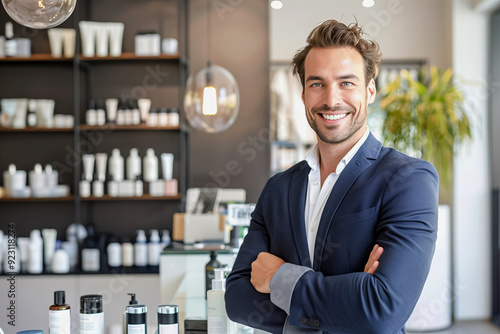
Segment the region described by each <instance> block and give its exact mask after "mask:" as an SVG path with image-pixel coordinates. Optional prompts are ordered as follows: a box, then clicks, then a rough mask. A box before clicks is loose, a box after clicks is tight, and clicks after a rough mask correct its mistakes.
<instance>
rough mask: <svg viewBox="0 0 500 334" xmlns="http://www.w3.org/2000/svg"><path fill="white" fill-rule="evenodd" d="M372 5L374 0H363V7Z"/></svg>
mask: <svg viewBox="0 0 500 334" xmlns="http://www.w3.org/2000/svg"><path fill="white" fill-rule="evenodd" d="M373 5H375V1H374V0H363V6H364V7H366V8H370V7H373Z"/></svg>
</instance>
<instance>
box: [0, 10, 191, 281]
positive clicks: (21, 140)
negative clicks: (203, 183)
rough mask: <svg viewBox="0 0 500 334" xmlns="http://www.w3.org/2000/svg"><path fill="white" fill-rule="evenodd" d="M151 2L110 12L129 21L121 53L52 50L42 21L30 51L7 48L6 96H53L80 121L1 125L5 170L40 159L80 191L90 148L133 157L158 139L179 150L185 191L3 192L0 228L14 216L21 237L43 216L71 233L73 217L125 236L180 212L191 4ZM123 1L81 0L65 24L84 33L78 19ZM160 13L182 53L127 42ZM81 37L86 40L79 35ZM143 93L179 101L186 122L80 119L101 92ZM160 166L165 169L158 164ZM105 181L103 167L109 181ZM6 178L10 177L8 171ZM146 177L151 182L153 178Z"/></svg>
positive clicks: (158, 144) (1, 68) (0, 92)
mask: <svg viewBox="0 0 500 334" xmlns="http://www.w3.org/2000/svg"><path fill="white" fill-rule="evenodd" d="M147 3H148V4H150V5H151V6H149V5H148V6H141V8H140V9H137V8H136V7H135V6H124V10H122V11H120V12H119V13H115V14H116V15H114V16H113V21H121V22H124V23H125V26H126V30H125V34H124V36H123V38H124V39H123V51H124V52H122V54H121V56H119V57H111V56H108V57H84V56H83V55H81V54H77V55H76V56H75V57H73V58H64V57H61V58H54V57H53V56H52V55H51V54H48V53H46V52H47V50H48V48H49V42H48V38H47V32H46V30H40V31H36V32H35V33H34V34H35V35H34V36H33V37H32V38H31V44H32V45H31V49H32V50H33V52H35V53H34V54H33V55H31V56H30V57H5V58H0V99H3V98H19V97H26V98H29V99H54V100H55V106H56V107H55V113H56V114H58V113H61V112H65V113H67V111H68V110H72V115H73V116H74V122H75V123H74V124H75V127H74V128H41V127H26V128H23V129H14V128H5V127H0V152H1V154H0V172H2V173H3V172H4V171H6V170H7V169H8V166H9V164H11V163H14V164H16V167H17V168H18V170H26V171H30V170H31V169H33V166H34V165H35V163H41V164H42V165H43V166H46V165H48V164H50V165H51V166H52V167H53V168H54V169H55V170H57V171H58V172H59V177H60V180H59V183H60V184H66V185H68V184H69V185H70V188H71V189H70V193H73V194H79V193H80V191H79V186H80V180H81V178H82V170H83V166H82V165H83V162H82V156H83V155H84V154H95V153H106V154H108V156H111V152H112V150H113V149H114V148H118V149H119V150H120V151H121V152H122V156H123V157H124V158H127V155H128V151H129V150H130V149H132V148H137V149H138V151H139V154H140V156H141V158H142V157H143V156H144V154H145V153H146V150H147V149H149V148H153V149H154V151H155V153H156V155H157V156H158V158H159V157H160V154H161V153H172V154H173V155H174V164H173V177H174V178H175V179H177V180H178V182H179V187H178V188H179V190H178V192H179V194H177V195H175V196H161V197H157V196H150V195H148V194H145V195H143V196H140V197H111V196H109V195H104V196H103V197H92V196H91V197H86V198H81V197H80V196H78V195H75V196H73V195H72V196H67V197H60V198H0V212H2V215H1V217H0V230H4V231H5V229H6V228H7V223H8V222H11V221H13V222H16V223H17V227H18V236H19V237H25V236H27V235H29V230H32V229H35V228H36V229H41V228H43V226H41V225H40V222H43V221H50V224H51V227H53V228H55V229H57V231H58V235H60V236H64V235H65V230H66V227H67V226H68V225H69V224H70V223H72V222H76V223H81V224H83V225H88V224H93V225H94V226H95V230H96V233H102V234H115V235H116V236H118V237H120V238H122V237H133V235H134V232H135V230H136V229H137V228H144V229H147V230H150V229H159V228H161V229H169V230H171V228H172V220H173V213H175V212H177V211H179V209H181V205H182V197H183V195H184V194H185V192H186V189H187V184H188V180H187V170H188V166H187V140H188V138H187V136H188V133H187V130H186V128H185V126H184V125H183V124H184V122H185V121H184V117H183V113H182V102H183V93H184V87H183V86H184V84H185V81H186V77H187V61H186V59H185V54H186V52H185V49H186V47H187V41H186V39H187V31H186V27H187V15H188V14H187V5H186V2H185V1H183V0H167V1H162V2H157V1H149V0H147ZM117 5H120V6H121V5H122V2H121V0H105V1H97V0H90V1H86V2H79V3H78V4H77V7H76V9H75V12H74V14H73V15H72V16H71V17H70V19H69V20H68V21H67V22H66V23H65V24H64V25H63V26H62V27H63V28H74V29H76V31H77V35H80V32H79V21H93V20H94V21H98V20H101V19H100V17H101V16H100V14H99V13H101V12H109V11H108V10H107V8H108V7H109V6H111V7H116V6H117ZM146 7H148V8H146ZM158 13H160V14H161V19H160V20H159V22H158V23H159V24H158V26H159V27H161V31H159V33H160V34H162V35H163V36H165V37H173V38H177V39H178V41H179V48H178V49H179V52H178V54H174V55H164V54H162V55H159V56H146V57H143V56H137V55H136V54H135V53H134V52H130V51H131V49H133V41H134V35H133V34H135V33H137V32H138V31H142V30H144V29H150V28H145V27H148V23H149V21H151V20H154V19H157V17H158ZM137 17H141V20H137ZM6 20H9V18H8V17H7V16H0V26H3V25H4V24H5V21H6ZM21 29H22V27H21V26H20V25H17V24H16V23H14V34H15V37H16V36H19V35H20V34H21ZM77 41H78V42H80V41H79V38H77ZM76 49H77V50H79V49H80V48H79V47H77V48H76ZM158 71H160V72H158ZM165 73H168V74H165ZM148 76H149V77H148ZM148 78H149V79H148ZM144 97H147V98H149V99H151V100H152V102H153V105H152V108H157V107H161V108H164V107H168V108H172V109H173V108H175V109H177V110H179V115H180V121H179V123H180V126H156V127H152V126H147V125H146V124H140V125H116V124H111V123H108V124H106V125H103V126H89V125H87V124H83V123H85V121H86V119H85V112H86V110H87V108H88V105H89V101H90V100H94V101H96V102H99V101H104V100H105V99H107V98H119V99H124V100H127V101H128V100H134V99H138V98H144ZM54 133H61V134H60V135H59V134H57V135H55V134H54ZM64 133H65V134H64ZM21 134H22V135H21ZM158 169H159V170H160V172H159V174H160V176H161V175H162V173H161V167H160V166H158ZM1 176H2V175H0V177H1ZM27 179H28V178H27ZM107 181H108V174H107V173H106V183H104V189H105V191H106V190H107V187H106V185H107ZM0 183H1V184H3V180H1V181H0ZM27 183H28V180H27ZM144 183H146V182H144ZM144 186H145V189H148V187H147V185H146V184H145V185H144ZM173 193H175V192H173ZM59 202H62V203H68V204H59ZM8 203H19V204H16V205H9V204H8ZM37 203H39V204H37ZM40 217H42V218H41V219H40ZM110 217H113V218H110ZM2 224H3V226H2ZM127 270H128V269H127ZM131 270H132V269H131ZM135 272H136V271H135V270H133V273H135ZM76 274H79V273H76Z"/></svg>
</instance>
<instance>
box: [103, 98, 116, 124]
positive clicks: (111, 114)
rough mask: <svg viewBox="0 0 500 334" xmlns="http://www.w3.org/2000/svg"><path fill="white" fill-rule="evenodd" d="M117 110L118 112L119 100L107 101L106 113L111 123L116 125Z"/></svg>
mask: <svg viewBox="0 0 500 334" xmlns="http://www.w3.org/2000/svg"><path fill="white" fill-rule="evenodd" d="M117 110H118V99H106V113H107V116H108V121H109V122H111V123H114V122H115V121H116V112H117Z"/></svg>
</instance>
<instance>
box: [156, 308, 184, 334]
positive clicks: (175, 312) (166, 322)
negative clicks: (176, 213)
mask: <svg viewBox="0 0 500 334" xmlns="http://www.w3.org/2000/svg"><path fill="white" fill-rule="evenodd" d="M157 333H158V334H179V307H178V306H177V305H160V306H158V331H157Z"/></svg>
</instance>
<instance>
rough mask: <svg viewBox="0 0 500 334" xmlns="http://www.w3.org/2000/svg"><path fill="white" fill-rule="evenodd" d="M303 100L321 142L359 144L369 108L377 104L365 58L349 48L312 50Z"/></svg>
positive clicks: (307, 66)
mask: <svg viewBox="0 0 500 334" xmlns="http://www.w3.org/2000/svg"><path fill="white" fill-rule="evenodd" d="M304 78H305V81H304V92H303V93H302V100H303V101H304V105H305V109H306V117H307V120H308V121H309V125H310V126H311V127H312V128H313V130H314V131H315V132H316V134H317V136H318V138H319V140H321V141H323V142H325V143H330V144H338V143H342V142H346V141H349V140H350V139H351V140H352V141H353V143H352V144H353V145H354V143H355V141H357V140H358V139H359V138H360V137H361V136H362V134H363V133H364V131H365V125H366V109H367V105H368V104H370V103H372V102H373V101H374V100H375V83H374V81H373V80H370V83H369V84H368V86H367V85H366V79H365V74H364V63H363V57H362V56H361V54H360V53H359V52H358V51H357V50H356V49H354V48H352V47H349V46H341V47H331V48H312V49H311V50H310V51H309V53H308V55H307V57H306V60H305V76H304Z"/></svg>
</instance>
